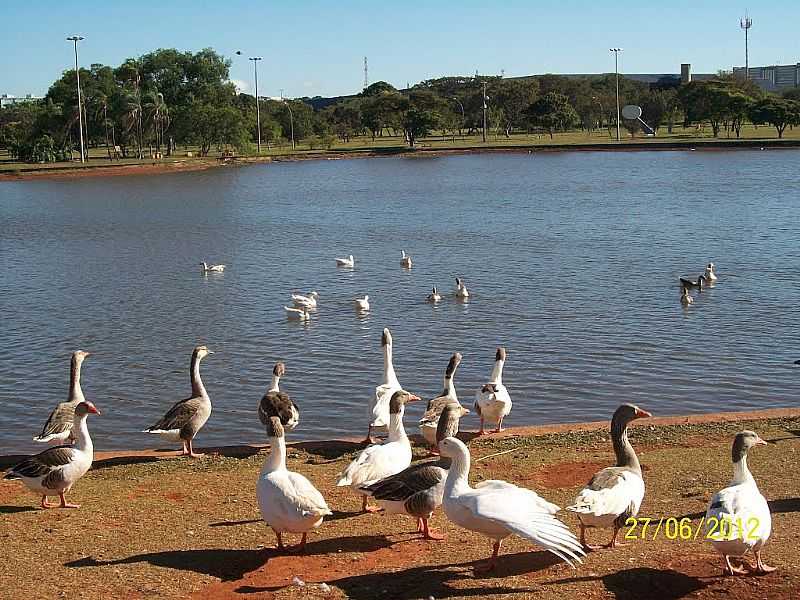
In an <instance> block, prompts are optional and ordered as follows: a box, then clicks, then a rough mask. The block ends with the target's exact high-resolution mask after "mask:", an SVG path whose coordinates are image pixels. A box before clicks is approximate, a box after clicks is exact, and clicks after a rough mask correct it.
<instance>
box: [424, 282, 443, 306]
mask: <svg viewBox="0 0 800 600" xmlns="http://www.w3.org/2000/svg"><path fill="white" fill-rule="evenodd" d="M441 299H442V296H441V294H439V292H437V291H436V286H433V291H432V292H431V293H430V294H428V297H427V298H425V301H426V302H432V303H434V304H436V303H437V302H440V301H441Z"/></svg>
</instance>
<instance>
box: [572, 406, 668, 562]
mask: <svg viewBox="0 0 800 600" xmlns="http://www.w3.org/2000/svg"><path fill="white" fill-rule="evenodd" d="M652 416H653V415H651V414H650V413H649V412H647V411H646V410H642V409H641V408H639V407H638V406H634V405H633V404H623V405H621V406H620V407H619V408H617V410H616V411H614V416H613V417H612V419H611V440H612V442H613V444H614V454H615V455H616V457H617V464H616V465H615V466H613V467H607V468H605V469H603V470H601V471H598V472H597V473H595V475H594V477H592V479H591V481H589V483H588V485H587V486H586V487H585V488H583V489H582V490H581V492H580V493H579V494H578V497H577V498H575V502H574V503H573V504H572V506H568V507H567V510H570V511H572V512H574V513H577V515H578V519H579V520H580V526H581V544H583V547H584V548H586V549H587V550H595V549H597V548H598V546H590V545H589V544H587V543H586V529H587V528H588V527H602V528H609V527H611V528H613V530H614V534H613V536H612V537H611V542H610V543H609V544H608V546H607V547H608V548H614V547H615V546H616V544H617V534H618V533H619V530H620V529H622V527H623V526H624V525H625V521H626V520H627V519H628V518H630V517H635V516H636V515H637V514H639V507H640V506H641V504H642V500H643V499H644V479H643V478H642V467H641V466H640V465H639V458H638V457H637V456H636V452H634V450H633V446H631V443H630V442H629V441H628V423H630V422H631V421H633V420H634V419H643V418H646V417H652Z"/></svg>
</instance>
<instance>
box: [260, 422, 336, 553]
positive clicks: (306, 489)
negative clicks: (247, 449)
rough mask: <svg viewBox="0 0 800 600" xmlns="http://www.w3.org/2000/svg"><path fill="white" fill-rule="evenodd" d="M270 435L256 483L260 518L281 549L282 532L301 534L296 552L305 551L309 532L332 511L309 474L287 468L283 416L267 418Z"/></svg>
mask: <svg viewBox="0 0 800 600" xmlns="http://www.w3.org/2000/svg"><path fill="white" fill-rule="evenodd" d="M267 437H268V439H269V445H270V453H269V456H267V459H266V460H265V461H264V466H263V467H262V468H261V474H260V475H259V476H258V482H257V483H256V498H257V499H258V506H259V508H260V509H261V517H262V518H263V519H264V521H266V523H267V524H268V525H269V526H270V527H271V528H272V530H273V531H274V532H275V535H276V537H277V538H278V550H284V549H285V546H284V545H283V538H282V534H284V533H300V534H302V536H303V537H302V538H301V540H300V545H299V546H298V547H297V549H296V551H297V552H303V551H304V550H305V547H306V537H307V536H308V532H309V531H311V530H313V529H316V528H317V527H319V526H320V525H321V524H322V520H323V518H324V517H325V516H326V515H331V514H333V513H332V512H331V509H330V508H328V504H327V502H325V498H323V497H322V494H320V493H319V490H317V488H315V487H314V485H313V484H312V483H311V482H310V481H309V480H308V479H306V477H304V476H303V475H301V474H300V473H295V472H293V471H289V470H288V469H287V468H286V440H285V439H284V432H283V425H281V420H280V418H278V417H270V419H269V421H267Z"/></svg>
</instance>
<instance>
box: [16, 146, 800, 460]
mask: <svg viewBox="0 0 800 600" xmlns="http://www.w3.org/2000/svg"><path fill="white" fill-rule="evenodd" d="M797 156H798V155H797V153H796V152H795V151H788V150H787V151H776V152H747V151H739V152H724V153H723V152H692V153H689V152H653V153H645V152H641V153H607V154H603V153H575V154H555V153H554V154H547V153H543V154H536V155H485V156H465V157H448V158H436V159H431V160H424V161H420V160H398V159H376V160H352V161H320V162H303V163H281V164H272V165H258V166H252V167H247V168H240V169H218V170H212V171H208V172H204V173H187V174H175V175H163V176H158V177H147V178H146V177H130V178H128V177H118V178H98V179H86V180H83V181H58V182H46V181H30V182H13V183H5V184H2V185H1V186H0V217H2V218H1V219H0V256H1V257H2V261H3V265H4V274H3V293H2V294H0V311H2V315H3V328H2V329H1V330H0V416H1V417H2V418H1V419H0V451H6V452H8V451H16V452H23V451H29V450H32V449H33V448H34V445H33V443H32V442H31V441H30V439H31V438H32V437H33V436H34V435H35V434H36V433H37V432H38V431H37V430H38V429H39V428H40V427H41V424H42V422H43V421H44V419H45V418H46V417H47V414H48V413H49V411H50V409H51V408H52V407H53V406H54V404H55V403H56V402H58V401H61V400H63V399H65V398H66V393H67V381H68V371H69V355H70V352H71V351H72V350H74V349H76V348H82V349H86V350H90V351H92V356H91V357H89V358H88V359H87V361H86V363H85V364H84V372H83V382H84V391H85V393H86V396H87V398H90V399H91V400H93V401H95V402H96V403H97V405H98V407H99V408H100V409H101V410H103V417H102V418H100V419H95V420H94V421H92V424H91V427H92V431H93V434H94V437H95V439H96V446H97V447H98V448H99V449H109V448H120V447H146V446H148V445H150V444H153V443H154V440H153V439H152V438H151V437H150V436H146V435H144V434H141V433H139V430H141V429H142V428H143V427H144V426H146V425H148V424H150V423H151V422H152V421H154V420H155V418H157V417H158V416H160V415H161V414H163V412H164V411H165V410H166V409H167V408H168V406H169V405H170V404H171V403H173V402H175V401H176V400H178V399H180V398H184V397H186V396H187V395H188V394H189V391H190V388H189V375H188V365H189V355H190V353H191V349H192V347H193V346H195V345H196V344H199V343H205V344H208V346H209V348H211V349H212V350H215V351H216V352H217V353H216V354H214V355H213V356H210V357H209V358H208V359H206V360H205V361H204V362H203V366H202V375H203V378H204V381H205V383H206V386H207V388H208V390H209V393H210V394H211V396H212V401H213V404H214V414H213V416H212V417H211V419H210V421H209V423H208V425H207V426H206V428H205V430H204V431H203V432H202V433H201V434H200V436H199V438H198V443H199V444H200V445H205V444H223V443H237V442H248V441H259V440H262V439H263V431H261V427H260V424H259V422H258V419H257V418H256V415H255V411H254V407H255V405H256V403H257V402H258V399H259V398H260V397H261V395H262V394H263V392H264V390H265V389H266V388H267V387H268V385H269V382H270V375H271V371H272V366H273V365H274V363H275V361H277V360H283V361H285V362H286V375H285V377H284V378H283V380H282V381H281V385H282V387H283V388H284V389H285V390H286V391H288V393H289V394H290V395H291V396H292V397H293V398H294V399H295V400H296V402H297V403H298V404H299V405H300V407H301V410H302V412H303V418H302V420H301V425H300V428H299V429H298V430H297V432H296V434H295V437H298V438H325V437H332V436H338V435H358V436H360V435H362V434H363V431H364V430H365V419H366V406H367V400H368V398H369V397H370V396H371V395H372V394H373V393H374V387H375V385H377V384H378V383H379V382H380V378H381V369H382V360H381V349H380V338H381V330H382V329H383V327H390V328H391V330H392V333H393V336H394V340H395V366H396V369H397V374H398V377H399V379H400V381H401V382H402V384H403V385H404V386H405V387H406V388H407V389H408V390H409V391H412V392H414V393H417V394H419V395H422V396H423V397H426V398H427V397H430V396H431V395H433V394H436V393H438V392H439V391H440V387H441V379H442V375H443V372H444V368H445V366H446V364H447V360H448V358H449V356H450V355H451V354H452V353H453V352H455V351H459V352H461V353H462V354H463V355H464V360H463V363H462V365H461V368H460V370H459V372H458V374H457V376H456V387H457V389H458V392H459V394H460V396H461V399H462V402H464V403H465V404H467V405H471V404H472V401H473V397H474V392H475V390H476V389H477V388H478V387H479V386H480V385H481V384H482V383H483V382H484V380H485V379H486V377H487V376H488V375H489V372H490V370H491V367H492V363H493V357H494V350H495V347H496V346H497V345H500V344H502V345H505V346H506V347H507V348H508V363H507V365H506V370H505V373H504V380H505V382H506V383H507V385H508V386H509V389H510V391H511V394H512V398H513V400H514V410H513V412H512V414H511V416H510V417H509V418H508V420H507V423H508V425H518V424H532V423H541V422H554V421H569V420H587V419H602V418H607V417H608V415H609V414H610V412H611V411H612V409H613V407H614V406H615V405H616V404H617V403H619V402H621V401H632V402H636V403H639V404H641V405H642V406H643V407H646V408H647V409H648V410H651V411H652V412H654V413H656V414H668V413H683V412H699V411H708V410H736V409H746V408H756V407H772V406H781V405H788V404H794V403H796V400H797V391H798V387H797V382H798V379H799V378H798V371H797V367H796V366H794V365H793V364H792V363H793V361H794V360H796V358H797V355H798V349H797V331H800V309H798V308H797V307H798V302H797V292H798V289H800V285H799V284H800V269H798V266H797V265H798V262H797V242H796V241H797V239H798V231H797V229H798V227H797V224H796V223H797V218H796V215H797V214H798V204H799V203H800V200H798V198H800V194H799V193H798V192H800V181H799V180H798V179H797V178H796V175H795V171H796V168H795V166H796V164H797ZM402 249H405V250H406V252H408V253H409V255H410V256H412V257H413V261H414V265H413V267H412V268H411V269H403V268H402V267H401V266H400V259H399V257H400V251H401V250H402ZM351 252H352V253H353V254H354V255H355V267H354V268H342V267H338V268H337V266H336V264H335V261H334V258H335V257H337V256H346V255H347V254H350V253H351ZM201 260H206V261H207V262H209V264H211V263H214V264H217V263H224V264H226V265H227V269H226V271H225V272H224V273H208V274H201V273H200V272H199V271H200V270H199V268H198V263H199V262H200V261H201ZM711 260H713V261H714V262H715V263H716V264H717V270H718V275H719V277H720V280H719V283H718V284H717V285H716V286H714V287H713V288H709V289H708V290H704V291H703V293H702V294H696V293H693V295H694V296H695V302H694V303H693V304H692V305H691V306H689V307H688V308H686V309H685V310H684V309H682V308H681V305H680V302H679V298H680V288H679V286H678V277H680V276H683V277H692V278H696V276H697V275H698V274H700V273H701V272H702V270H703V267H704V266H705V264H706V263H707V262H709V261H711ZM456 276H459V277H463V278H464V281H465V283H466V285H467V287H468V289H469V291H470V295H471V296H470V298H469V299H468V301H466V302H460V301H458V300H456V298H455V297H454V291H455V286H454V281H455V277H456ZM434 285H436V286H437V287H438V289H439V292H440V293H441V294H442V296H443V299H442V301H441V302H440V303H438V304H430V303H427V302H425V299H426V297H427V295H428V294H429V293H430V291H431V288H432V286H434ZM312 289H313V290H317V291H318V292H319V293H320V298H319V307H318V310H316V311H313V312H312V313H311V319H310V321H307V322H297V321H290V320H288V319H287V318H286V316H285V314H284V311H283V306H284V305H285V304H289V303H290V294H291V293H292V292H293V291H298V290H312ZM365 294H369V296H370V304H371V307H370V311H368V312H366V313H364V314H359V313H358V311H355V310H354V308H353V299H354V298H356V297H363V296H364V295H365ZM422 408H424V403H423V405H422V406H420V405H414V406H412V407H410V408H409V413H408V417H407V419H406V421H407V423H409V424H413V423H414V422H415V419H416V417H417V416H418V413H419V411H420V410H422ZM471 419H473V420H471ZM476 424H477V421H476V420H474V415H473V416H470V417H467V418H466V419H465V423H464V425H465V427H466V428H470V427H473V426H476Z"/></svg>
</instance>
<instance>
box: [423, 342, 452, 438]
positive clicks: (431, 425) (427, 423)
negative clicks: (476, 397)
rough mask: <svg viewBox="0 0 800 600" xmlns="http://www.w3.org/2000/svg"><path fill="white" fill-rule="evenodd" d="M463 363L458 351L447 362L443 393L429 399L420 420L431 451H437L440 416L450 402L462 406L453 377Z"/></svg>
mask: <svg viewBox="0 0 800 600" xmlns="http://www.w3.org/2000/svg"><path fill="white" fill-rule="evenodd" d="M460 364H461V353H460V352H456V353H455V354H453V356H451V357H450V361H449V362H448V363H447V369H445V372H444V389H443V390H442V393H441V394H439V395H438V396H436V397H435V398H432V399H431V400H429V401H428V406H427V408H426V409H425V413H424V414H423V415H422V418H421V419H420V420H419V430H420V432H421V433H422V437H424V438H425V440H426V441H427V442H428V444H430V447H431V452H434V453H435V452H436V448H437V442H436V426H437V425H438V424H439V417H440V415H441V414H442V411H443V410H444V407H445V406H447V405H448V404H455V405H458V406H461V403H460V402H459V401H458V396H457V395H456V388H455V385H454V384H453V377H455V374H456V370H457V369H458V365H460Z"/></svg>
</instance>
